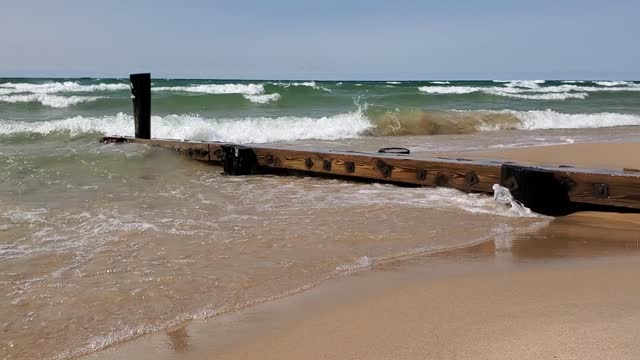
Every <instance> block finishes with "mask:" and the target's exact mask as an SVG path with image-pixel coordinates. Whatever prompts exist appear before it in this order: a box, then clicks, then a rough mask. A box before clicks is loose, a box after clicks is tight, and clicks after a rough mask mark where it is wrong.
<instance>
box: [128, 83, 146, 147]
mask: <svg viewBox="0 0 640 360" xmlns="http://www.w3.org/2000/svg"><path fill="white" fill-rule="evenodd" d="M129 81H130V82H131V98H132V99H133V119H134V123H135V129H136V138H138V139H151V74H131V75H129Z"/></svg>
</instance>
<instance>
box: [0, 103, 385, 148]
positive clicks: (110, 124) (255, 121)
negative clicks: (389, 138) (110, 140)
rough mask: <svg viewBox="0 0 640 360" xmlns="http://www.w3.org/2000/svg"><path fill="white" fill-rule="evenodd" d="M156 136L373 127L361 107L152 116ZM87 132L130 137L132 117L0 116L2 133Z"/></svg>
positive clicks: (350, 134)
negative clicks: (313, 112) (329, 111)
mask: <svg viewBox="0 0 640 360" xmlns="http://www.w3.org/2000/svg"><path fill="white" fill-rule="evenodd" d="M151 123H152V124H151V129H152V133H151V134H152V136H153V137H157V138H172V139H190V140H209V141H227V142H236V143H266V142H275V141H287V140H302V139H323V140H335V139H344V138H354V137H358V136H360V135H361V134H363V133H364V132H366V131H367V130H368V129H370V128H371V127H373V125H372V124H371V122H369V120H368V119H367V118H366V117H365V115H364V114H363V113H362V112H360V111H356V112H352V113H345V114H337V115H334V116H324V117H293V116H283V117H247V118H237V119H207V118H203V117H200V116H197V115H170V116H165V117H159V116H154V117H152V119H151ZM25 133H26V134H29V133H32V134H40V135H50V134H60V133H61V134H68V135H71V136H77V135H81V134H85V133H99V134H104V135H123V136H132V135H133V134H134V127H133V118H132V117H131V116H130V115H126V114H123V113H119V114H117V115H115V116H102V117H83V116H76V117H72V118H67V119H62V120H53V121H42V122H25V121H0V135H17V134H25Z"/></svg>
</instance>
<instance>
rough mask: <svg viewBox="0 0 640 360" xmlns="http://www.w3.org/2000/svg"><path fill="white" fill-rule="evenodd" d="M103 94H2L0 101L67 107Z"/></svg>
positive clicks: (97, 97) (90, 100) (96, 98)
mask: <svg viewBox="0 0 640 360" xmlns="http://www.w3.org/2000/svg"><path fill="white" fill-rule="evenodd" d="M101 98H103V96H59V95H49V94H46V93H43V94H27V95H0V102H8V103H40V104H42V105H44V106H49V107H53V108H66V107H69V106H71V105H76V104H80V103H85V102H92V101H96V100H98V99H101Z"/></svg>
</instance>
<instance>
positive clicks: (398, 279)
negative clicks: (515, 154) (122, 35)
mask: <svg viewBox="0 0 640 360" xmlns="http://www.w3.org/2000/svg"><path fill="white" fill-rule="evenodd" d="M587 215H588V216H599V214H587ZM583 220H584V216H583V215H578V216H569V217H567V218H563V219H562V220H557V221H554V222H553V223H552V224H551V225H550V226H549V227H546V228H545V229H542V230H540V231H538V232H535V233H533V234H529V235H522V236H517V237H511V236H503V237H500V238H496V239H494V240H493V241H490V242H487V243H484V244H481V245H478V246H475V247H472V248H467V249H464V250H458V251H454V252H450V253H446V254H439V255H432V256H428V257H422V258H416V259H412V260H409V261H404V262H397V263H389V264H386V265H383V266H380V267H377V268H375V269H373V270H372V271H367V272H360V273H357V274H354V275H351V276H347V277H343V278H340V279H337V280H333V281H330V282H328V283H325V284H323V285H321V286H319V287H317V288H314V289H312V290H310V291H307V292H305V293H303V294H299V295H296V296H292V297H289V298H285V299H281V300H277V301H274V302H270V303H265V304H261V305H258V306H255V307H253V308H249V309H245V310H242V311H239V312H237V313H232V314H226V315H222V316H219V317H217V318H213V319H210V320H208V321H204V322H194V323H190V324H185V326H184V327H180V328H176V329H172V330H171V331H168V332H167V333H164V334H154V335H151V336H147V337H143V338H140V339H137V340H134V341H132V342H129V343H126V344H123V345H121V346H118V347H114V348H110V349H107V350H105V351H102V352H99V353H96V354H94V355H92V356H89V357H88V358H91V359H124V358H130V359H134V358H135V359H364V358H366V359H425V358H426V359H471V358H473V359H515V358H517V359H541V358H550V359H551V358H557V359H633V358H637V356H639V355H640V343H639V342H638V341H637V339H639V338H640V337H639V336H640V328H638V327H637V322H638V321H639V320H640V302H638V301H637V299H638V296H640V290H639V289H637V287H635V286H634V285H633V284H635V282H636V281H635V280H636V279H635V278H636V274H637V273H638V271H640V248H639V244H638V241H639V240H640V237H639V236H638V235H635V239H634V236H629V234H630V232H633V233H635V234H638V230H640V227H638V225H637V220H638V219H637V218H636V219H632V220H631V221H622V222H619V223H618V225H621V224H624V229H619V228H618V229H616V230H612V229H610V230H609V232H608V238H598V237H582V233H578V234H576V235H575V236H572V237H567V236H566V235H567V234H566V227H567V226H573V227H574V228H579V224H580V223H581V222H582V221H583Z"/></svg>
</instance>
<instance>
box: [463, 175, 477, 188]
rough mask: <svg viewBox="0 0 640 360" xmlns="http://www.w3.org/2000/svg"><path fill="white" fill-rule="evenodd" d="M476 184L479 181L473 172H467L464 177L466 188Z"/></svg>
mask: <svg viewBox="0 0 640 360" xmlns="http://www.w3.org/2000/svg"><path fill="white" fill-rule="evenodd" d="M478 182H480V179H478V175H476V173H475V172H474V171H470V172H468V173H467V175H465V177H464V183H465V185H467V186H473V185H475V184H477V183H478Z"/></svg>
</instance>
